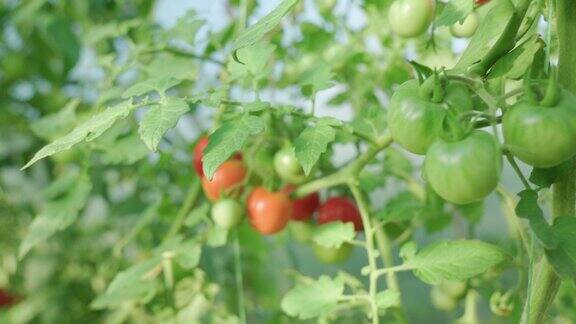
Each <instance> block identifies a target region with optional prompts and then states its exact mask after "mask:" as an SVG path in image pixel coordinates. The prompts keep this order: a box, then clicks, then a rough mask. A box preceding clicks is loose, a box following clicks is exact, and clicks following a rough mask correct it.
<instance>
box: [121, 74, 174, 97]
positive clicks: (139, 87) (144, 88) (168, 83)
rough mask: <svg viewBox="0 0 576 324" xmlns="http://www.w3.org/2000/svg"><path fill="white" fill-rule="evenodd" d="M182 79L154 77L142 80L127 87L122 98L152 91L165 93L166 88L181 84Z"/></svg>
mask: <svg viewBox="0 0 576 324" xmlns="http://www.w3.org/2000/svg"><path fill="white" fill-rule="evenodd" d="M180 82H181V80H178V79H176V78H174V77H171V76H168V77H161V78H158V77H154V78H151V79H148V80H144V81H140V82H138V83H136V84H134V85H133V86H131V87H130V88H128V89H126V91H124V93H123V94H122V98H130V97H136V96H141V95H144V94H147V93H148V92H150V91H156V92H158V93H159V94H161V95H163V94H164V93H165V92H166V90H168V89H170V88H172V87H173V86H175V85H177V84H179V83H180Z"/></svg>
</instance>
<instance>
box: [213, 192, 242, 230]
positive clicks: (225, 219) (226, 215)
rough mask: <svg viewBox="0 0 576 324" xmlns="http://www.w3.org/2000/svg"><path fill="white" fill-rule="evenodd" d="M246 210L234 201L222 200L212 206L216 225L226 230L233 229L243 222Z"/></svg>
mask: <svg viewBox="0 0 576 324" xmlns="http://www.w3.org/2000/svg"><path fill="white" fill-rule="evenodd" d="M243 214H244V209H243V208H242V205H240V203H238V202H237V201H236V200H234V199H229V198H227V199H222V200H219V201H218V202H216V203H215V204H214V205H213V206H212V210H211V216H212V220H213V221H214V223H215V224H216V225H217V226H219V227H221V228H225V229H231V228H233V227H235V226H236V225H238V224H239V223H240V222H241V221H242V216H243Z"/></svg>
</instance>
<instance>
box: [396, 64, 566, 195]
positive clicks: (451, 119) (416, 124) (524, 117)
mask: <svg viewBox="0 0 576 324" xmlns="http://www.w3.org/2000/svg"><path fill="white" fill-rule="evenodd" d="M441 79H442V78H441V77H439V76H438V74H437V73H434V75H432V76H430V77H429V78H428V79H427V80H426V81H424V82H422V84H420V83H419V81H417V80H410V81H407V82H405V83H404V84H402V85H400V86H399V88H398V89H397V90H396V92H395V93H394V94H393V96H392V98H391V104H390V109H389V112H388V122H389V128H390V132H391V134H392V138H393V140H394V141H395V142H396V143H398V144H399V145H400V146H402V147H403V148H404V149H406V150H408V151H410V152H412V153H415V154H419V155H425V158H424V168H423V175H424V178H425V179H426V181H427V182H428V183H429V184H430V186H431V187H432V189H434V191H435V192H436V193H438V195H440V196H441V197H442V198H444V199H445V200H447V201H449V202H452V203H456V204H467V203H472V202H476V201H480V200H482V199H484V198H485V197H486V196H487V195H489V194H490V193H491V192H492V191H493V190H494V189H495V188H496V186H497V185H498V182H499V178H500V173H501V171H502V155H503V153H506V154H511V155H512V156H515V157H516V158H518V159H520V160H521V161H523V162H525V163H526V164H529V165H531V166H533V167H536V168H550V167H554V166H557V165H559V164H562V163H563V162H565V161H567V160H569V159H570V158H572V157H573V156H574V155H575V154H576V97H575V96H574V95H572V94H571V93H570V92H568V91H565V90H563V89H561V88H560V87H559V86H558V85H557V83H556V81H555V80H554V78H551V79H550V80H549V81H548V86H547V87H546V89H545V91H541V89H539V88H536V87H534V85H531V82H532V81H525V86H524V92H523V95H522V97H521V98H520V99H519V100H518V101H516V103H514V104H513V105H511V106H510V107H506V108H502V110H503V116H502V132H503V137H504V145H501V144H500V142H499V141H498V139H497V137H496V136H495V135H494V134H493V133H494V132H492V133H489V132H486V131H483V130H478V129H476V127H475V126H476V124H475V121H474V119H473V118H470V116H473V115H474V110H473V100H472V96H471V93H470V91H469V89H468V87H467V86H466V85H464V84H462V83H459V82H457V81H452V80H450V79H449V77H447V76H446V78H445V79H443V81H442V80H441ZM494 122H495V121H494ZM493 129H494V130H495V131H497V128H496V127H494V128H493Z"/></svg>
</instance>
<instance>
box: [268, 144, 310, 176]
mask: <svg viewBox="0 0 576 324" xmlns="http://www.w3.org/2000/svg"><path fill="white" fill-rule="evenodd" d="M274 169H275V170H276V173H278V176H280V178H281V179H282V180H284V181H286V182H288V183H296V184H297V183H300V182H302V181H304V180H305V179H306V177H305V175H304V170H303V169H302V166H301V165H300V162H298V159H297V158H296V155H295V154H294V148H292V147H285V148H283V149H281V150H280V151H278V152H276V154H275V155H274Z"/></svg>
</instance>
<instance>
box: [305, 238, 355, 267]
mask: <svg viewBox="0 0 576 324" xmlns="http://www.w3.org/2000/svg"><path fill="white" fill-rule="evenodd" d="M352 248H353V247H352V245H350V244H348V243H344V244H342V245H340V247H339V248H333V247H325V246H323V245H320V244H317V243H312V250H313V251H314V255H315V256H316V259H318V261H320V262H322V263H327V264H336V263H342V262H344V261H346V260H348V258H349V257H350V255H351V254H352Z"/></svg>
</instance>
